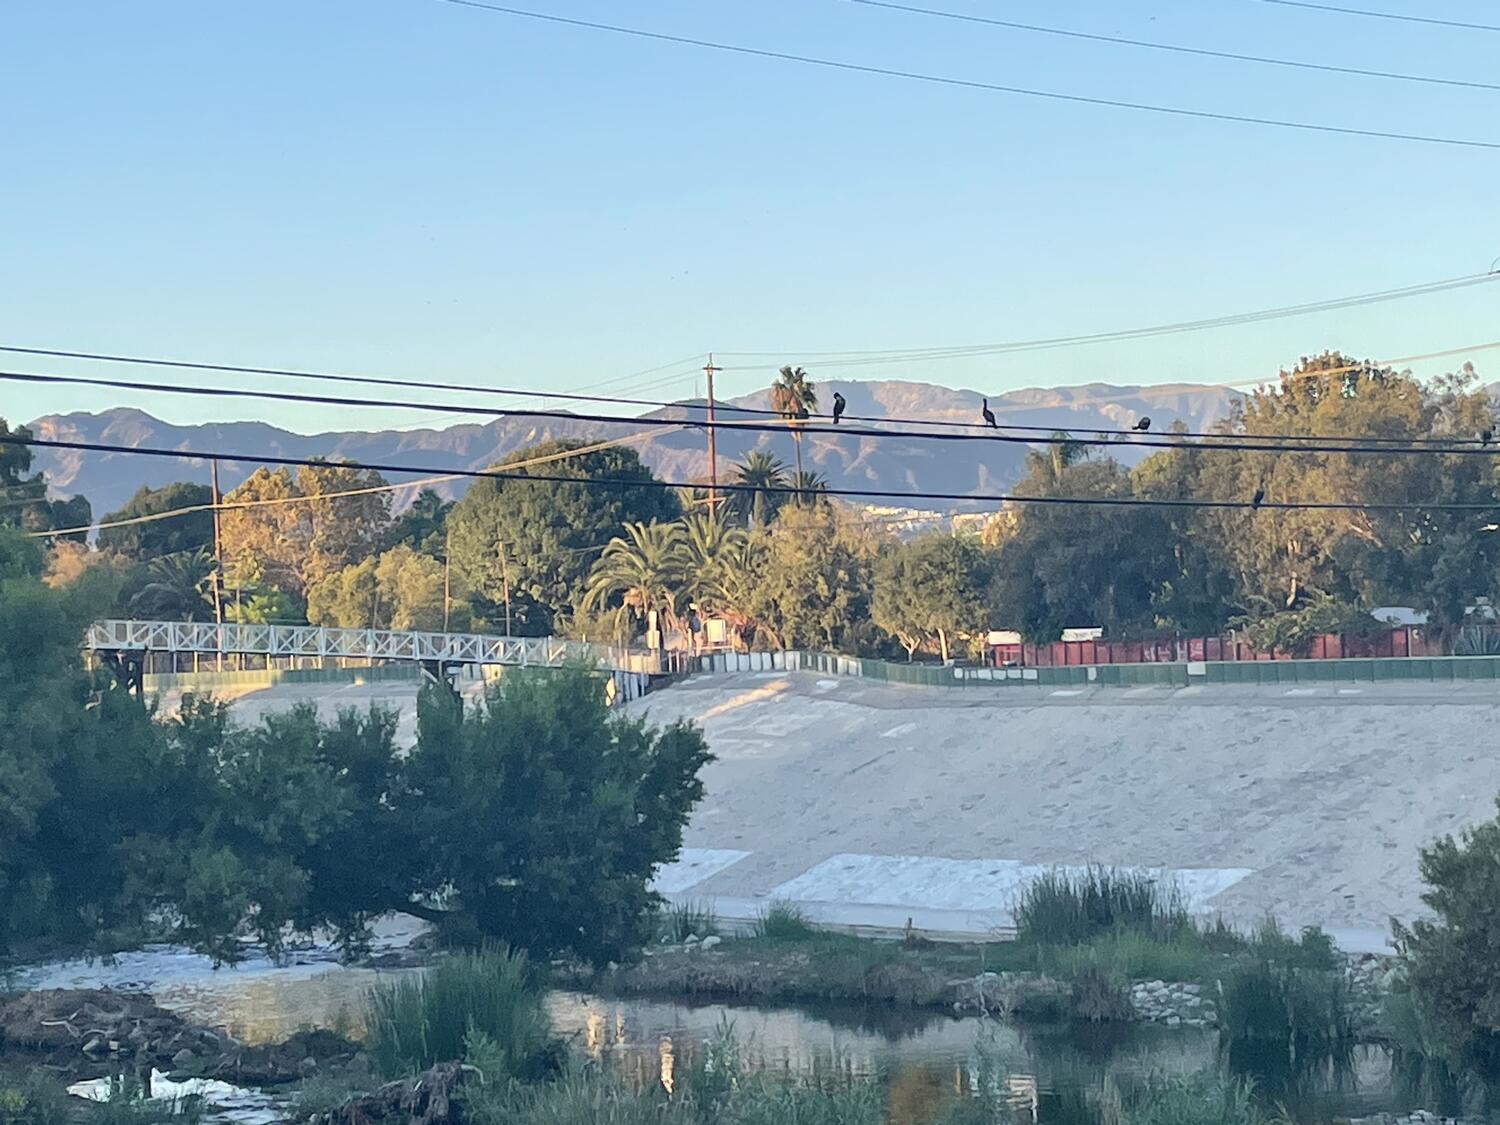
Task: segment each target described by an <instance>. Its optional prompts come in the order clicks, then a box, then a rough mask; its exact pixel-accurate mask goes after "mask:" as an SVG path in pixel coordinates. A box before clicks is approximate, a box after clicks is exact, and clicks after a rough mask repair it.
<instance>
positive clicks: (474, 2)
mask: <svg viewBox="0 0 1500 1125" xmlns="http://www.w3.org/2000/svg"><path fill="white" fill-rule="evenodd" d="M442 2H443V3H447V4H454V5H457V6H459V7H464V8H475V9H478V10H480V11H486V12H493V13H496V14H499V15H507V16H517V17H520V18H523V19H530V20H540V21H544V22H547V23H553V24H561V25H564V26H568V27H579V28H587V29H589V30H592V31H604V32H609V33H610V34H613V35H628V36H633V37H636V38H640V39H651V40H655V41H657V42H662V43H675V44H679V45H682V46H689V47H702V48H706V49H708V50H713V51H724V52H728V53H731V54H737V55H749V56H753V57H756V58H764V59H776V60H778V61H781V62H794V63H801V64H803V65H806V66H816V67H823V68H825V69H833V70H841V71H853V72H856V73H860V74H873V75H879V76H882V77H885V78H903V79H906V80H908V81H914V82H924V83H928V84H930V85H940V86H954V87H960V88H963V89H969V90H984V91H987V92H990V93H1000V94H1012V95H1017V96H1020V97H1027V98H1040V99H1045V100H1048V101H1055V102H1068V103H1072V104H1075V105H1089V106H1103V107H1108V108H1111V109H1128V110H1135V111H1138V112H1143V113H1154V114H1159V115H1166V116H1173V117H1188V118H1196V119H1199V120H1205V121H1226V122H1233V123H1236V124H1241V125H1264V126H1270V127H1273V128H1278V129H1296V130H1299V131H1302V132H1313V133H1336V134H1340V135H1343V136H1351V137H1370V138H1377V139H1380V140H1392V141H1414V142H1418V143H1421V144H1434V145H1448V146H1455V147H1460V148H1476V149H1500V141H1483V140H1474V139H1471V138H1465V137H1443V136H1436V135H1433V134H1429V133H1402V132H1396V131H1394V130H1388V129H1360V128H1355V127H1353V126H1346V125H1326V124H1322V123H1319V122H1312V121H1292V120H1287V119H1284V118H1276V117H1257V116H1254V115H1251V114H1241V113H1220V112H1216V111H1213V110H1205V109H1190V108H1188V107H1186V106H1169V105H1157V104H1155V103H1151V102H1133V101H1126V100H1124V99H1120V98H1102V97H1092V96H1089V95H1085V94H1072V93H1067V92H1065V91H1062V90H1038V89H1033V88H1030V87H1025V86H1010V85H1005V84H1002V83H998V82H981V81H978V80H976V79H968V78H955V77H953V76H951V75H940V74H927V73H923V72H920V71H914V70H901V69H897V68H895V67H884V66H872V65H869V64H866V63H852V62H844V61H842V60H838V59H826V58H820V57H817V56H814V55H802V54H794V53H792V52H790V51H771V50H766V49H764V48H760V47H747V46H744V45H742V44H738V43H723V42H718V41H716V40H712V39H697V38H694V37H692V36H687V35H672V34H668V33H666V32H659V31H647V30H645V29H644V28H638V27H625V26H623V25H621V24H609V23H599V22H596V21H594V20H582V19H575V18H573V17H570V16H559V15H554V14H552V13H549V12H534V11H529V10H527V9H524V8H512V7H507V6H504V5H501V4H490V3H484V2H483V0H442Z"/></svg>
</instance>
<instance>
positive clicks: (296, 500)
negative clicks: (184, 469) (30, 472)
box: [14, 433, 653, 539]
mask: <svg viewBox="0 0 1500 1125" xmlns="http://www.w3.org/2000/svg"><path fill="white" fill-rule="evenodd" d="M651 436H653V435H651V434H649V433H647V434H628V435H626V436H625V437H619V438H611V439H610V440H608V441H598V442H594V443H593V444H592V445H583V446H578V447H576V448H573V449H563V450H558V451H556V452H553V453H545V454H539V455H537V456H535V457H528V458H525V459H524V460H521V461H512V462H509V463H507V464H506V468H507V469H511V470H514V469H526V468H532V467H534V466H537V465H550V464H555V463H557V462H560V461H570V460H572V459H574V458H576V457H582V456H584V455H585V454H589V453H597V452H599V451H600V450H602V449H612V448H615V447H616V446H621V445H628V444H630V443H632V442H637V441H642V440H644V439H646V438H648V437H651ZM309 463H316V464H318V465H319V466H321V467H323V468H361V469H362V468H366V467H367V466H365V465H364V464H362V463H358V462H348V461H321V462H309ZM462 479H464V477H463V474H462V473H445V474H443V475H441V476H432V477H421V478H419V479H417V480H409V481H402V482H400V483H397V484H372V485H367V486H364V487H362V488H349V489H343V490H340V491H338V492H318V493H313V494H311V495H302V496H268V497H260V498H257V499H254V500H221V501H220V502H219V503H217V504H186V505H184V506H182V507H180V508H168V509H167V510H166V511H162V512H151V513H149V514H147V515H144V516H130V517H127V518H125V519H121V520H105V521H103V522H98V523H90V524H84V525H82V526H79V527H64V528H49V529H47V530H46V531H37V532H32V537H33V538H37V539H48V538H53V537H57V536H63V535H78V534H81V533H83V532H88V531H104V530H105V529H107V528H114V527H131V526H134V525H135V524H143V523H155V522H157V521H159V520H166V519H173V518H176V517H178V516H186V515H192V514H193V513H195V512H212V511H215V510H217V511H220V512H235V511H242V510H244V509H247V508H264V507H272V506H276V505H283V504H311V503H316V502H319V501H323V500H342V499H345V498H347V497H350V496H372V495H375V494H376V493H381V492H399V491H401V490H403V489H408V488H425V487H426V486H428V485H432V484H443V483H446V482H447V481H453V480H462ZM42 500H43V501H44V500H45V495H44V496H43V498H42ZM14 502H20V503H29V504H35V503H39V502H41V501H38V500H28V501H14Z"/></svg>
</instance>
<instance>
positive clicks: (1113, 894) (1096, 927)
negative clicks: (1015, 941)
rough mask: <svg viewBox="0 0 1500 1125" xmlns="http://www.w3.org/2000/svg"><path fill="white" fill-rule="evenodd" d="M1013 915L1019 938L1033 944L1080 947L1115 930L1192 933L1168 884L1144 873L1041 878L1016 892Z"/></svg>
mask: <svg viewBox="0 0 1500 1125" xmlns="http://www.w3.org/2000/svg"><path fill="white" fill-rule="evenodd" d="M1015 917H1016V930H1017V933H1018V935H1019V936H1020V938H1021V939H1022V940H1023V941H1030V942H1033V943H1036V944H1039V945H1080V944H1082V943H1084V942H1087V941H1089V940H1090V939H1092V938H1094V937H1096V936H1098V935H1100V934H1104V933H1109V932H1111V931H1116V930H1137V931H1141V932H1145V933H1153V934H1158V935H1166V934H1178V933H1183V932H1187V931H1190V930H1191V929H1192V920H1191V918H1190V917H1189V916H1188V913H1187V908H1186V907H1185V906H1184V904H1183V902H1182V896H1181V894H1180V893H1179V892H1178V891H1177V889H1176V888H1175V887H1174V886H1172V885H1170V884H1163V883H1161V882H1160V881H1159V880H1157V879H1155V878H1153V877H1152V876H1150V875H1147V874H1145V873H1144V872H1137V871H1120V870H1117V869H1115V868H1110V867H1099V866H1094V867H1089V868H1088V869H1087V870H1085V871H1082V872H1069V871H1065V870H1053V871H1049V872H1046V873H1045V874H1043V875H1041V876H1040V877H1039V878H1037V879H1036V880H1034V881H1033V882H1032V883H1030V884H1029V885H1028V886H1027V888H1026V890H1025V891H1024V892H1023V893H1022V895H1021V902H1020V904H1019V905H1018V906H1017V907H1016V911H1015Z"/></svg>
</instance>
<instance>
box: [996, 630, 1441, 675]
mask: <svg viewBox="0 0 1500 1125" xmlns="http://www.w3.org/2000/svg"><path fill="white" fill-rule="evenodd" d="M990 653H991V660H992V662H993V663H994V664H995V665H996V666H997V667H1000V666H1011V667H1014V666H1016V665H1023V666H1026V667H1029V668H1058V667H1065V666H1069V665H1077V664H1171V663H1175V662H1179V661H1184V660H1291V659H1292V654H1291V653H1288V652H1278V653H1269V652H1257V651H1256V650H1255V649H1254V648H1253V647H1252V646H1251V645H1249V644H1248V643H1246V642H1245V641H1243V640H1236V639H1235V638H1234V637H1170V638H1167V639H1165V640H1153V641H1052V642H1051V643H1050V644H1039V645H1034V644H1002V645H992V646H991V648H990ZM1299 655H1300V658H1301V659H1304V660H1342V659H1345V658H1352V657H1365V656H1382V657H1393V656H1444V655H1446V653H1445V652H1444V651H1443V646H1442V645H1441V644H1440V643H1438V642H1436V641H1433V642H1431V643H1429V642H1428V640H1427V638H1426V636H1425V635H1424V634H1423V631H1422V630H1421V629H1420V628H1418V627H1416V626H1413V625H1402V626H1399V627H1397V628H1394V629H1392V630H1391V631H1390V632H1389V633H1383V634H1381V635H1380V636H1377V637H1373V638H1369V637H1347V636H1340V635H1338V634H1336V633H1329V634H1325V635H1323V636H1320V637H1315V638H1313V642H1312V645H1311V647H1310V648H1309V649H1308V651H1307V652H1306V653H1304V654H1299Z"/></svg>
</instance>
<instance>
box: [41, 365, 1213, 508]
mask: <svg viewBox="0 0 1500 1125" xmlns="http://www.w3.org/2000/svg"><path fill="white" fill-rule="evenodd" d="M818 390H819V394H820V396H822V397H823V398H824V399H825V401H831V398H832V392H833V391H835V390H838V391H841V392H842V393H843V394H844V396H845V397H846V398H847V399H848V402H849V413H850V414H851V415H868V416H872V417H876V418H921V419H933V420H944V421H968V420H970V419H974V420H976V421H977V419H978V418H979V410H980V397H981V396H980V394H979V392H977V391H967V390H953V389H952V388H949V387H940V386H935V385H932V384H929V383H916V382H907V381H900V380H889V381H882V382H841V381H833V380H831V381H829V382H826V383H820V384H819V386H818ZM1234 397H1235V392H1233V391H1228V390H1224V389H1222V388H1218V387H1204V386H1175V387H1150V388H1141V387H1115V386H1110V385H1107V384H1102V383H1098V384H1090V385H1087V386H1081V387H1063V388H1055V389H1029V390H1021V391H1013V392H1010V393H1008V394H1004V395H997V396H993V397H992V398H991V399H990V407H991V409H992V410H994V412H995V414H996V417H997V418H998V419H999V420H1000V421H1001V422H1002V423H1011V424H1014V425H1025V426H1043V427H1046V428H1048V429H1067V430H1074V431H1078V432H1080V433H1088V432H1090V431H1091V430H1095V429H1109V428H1118V427H1120V426H1122V425H1128V424H1130V423H1131V422H1133V421H1134V420H1135V419H1136V418H1138V417H1139V416H1140V415H1142V414H1149V415H1151V417H1152V420H1153V424H1154V425H1155V426H1157V427H1164V426H1167V425H1170V424H1171V423H1172V422H1173V421H1176V420H1179V419H1180V420H1181V421H1183V422H1184V423H1186V424H1187V425H1188V426H1189V427H1190V428H1193V429H1198V428H1201V427H1203V426H1205V425H1208V424H1209V423H1211V422H1213V421H1214V420H1216V419H1218V418H1220V417H1222V416H1223V415H1224V414H1225V412H1226V411H1227V410H1228V409H1229V406H1230V403H1231V402H1232V401H1233V399H1234ZM728 401H729V403H730V404H732V405H737V406H751V407H764V406H766V405H767V402H766V396H765V394H764V393H759V394H754V395H746V396H742V397H740V398H736V399H730V400H728ZM702 413H703V409H702V404H701V401H700V402H698V403H683V404H681V405H679V406H674V407H669V408H666V409H664V410H662V411H659V412H657V416H659V417H669V418H681V419H683V420H693V419H697V418H701V417H702ZM350 418H351V421H354V420H355V419H356V418H357V415H356V414H354V413H352V412H351V416H350ZM31 426H32V428H33V429H34V430H35V431H36V433H37V435H38V436H40V437H48V438H67V439H74V440H82V441H91V442H103V443H108V444H115V445H125V446H150V447H156V448H172V449H185V450H186V449H191V450H232V451H234V452H236V453H240V452H243V453H245V454H247V455H250V456H254V455H257V454H269V455H274V456H287V457H314V456H316V457H328V458H349V459H352V460H356V461H363V462H366V463H380V464H386V465H411V466H414V467H421V468H436V469H482V468H485V467H487V466H489V465H492V464H494V463H495V462H496V461H498V460H499V459H500V458H502V457H504V456H506V455H507V454H509V453H511V452H513V451H515V450H517V449H520V448H522V447H524V446H528V445H532V444H534V443H536V442H539V441H544V440H547V439H549V438H576V439H579V440H586V441H596V440H599V439H601V438H604V437H619V436H623V435H625V434H629V433H631V432H642V430H643V429H644V428H636V427H629V426H618V425H604V424H600V423H594V422H583V421H573V420H569V419H557V418H546V419H529V418H524V417H501V418H498V419H496V420H495V421H493V422H489V423H486V424H483V425H476V424H466V425H458V426H451V427H448V428H446V429H441V430H432V429H418V430H377V431H363V430H357V429H350V430H340V431H332V432H328V433H321V434H312V435H305V434H296V433H292V432H291V431H288V430H283V429H279V428H277V427H275V426H270V425H266V424H265V423H261V422H219V423H210V424H205V425H194V426H179V425H174V424H172V423H169V422H164V421H162V420H161V419H158V418H155V417H153V416H152V415H150V414H147V413H145V412H143V411H140V410H133V409H124V408H120V409H115V410H106V411H103V412H101V413H97V414H94V413H82V412H81V413H73V414H62V415H56V414H52V415H46V416H44V417H41V418H38V419H36V420H35V421H33V422H32V423H31ZM718 446H719V457H720V461H721V469H722V470H725V471H727V463H728V462H732V461H738V460H742V459H743V457H744V455H745V454H746V453H747V452H748V451H749V450H751V449H755V448H770V449H771V450H772V451H773V452H774V453H776V454H777V455H778V456H779V457H781V458H782V459H783V460H784V461H786V462H787V463H788V464H790V463H791V461H792V457H793V449H792V440H791V438H790V437H789V436H784V435H780V434H763V433H745V434H735V433H728V432H721V433H720V435H719V442H718ZM638 448H639V449H640V451H641V455H642V457H643V458H644V459H645V461H646V463H647V464H649V465H650V466H651V467H652V468H653V469H654V470H655V471H656V472H657V473H658V475H660V476H662V477H664V478H666V479H669V480H680V481H685V480H695V479H701V478H702V477H703V476H704V475H705V474H706V471H707V453H706V451H705V449H704V438H703V433H702V431H701V430H697V429H682V430H656V431H652V432H651V433H650V434H649V436H646V437H644V438H643V439H642V441H641V443H640V445H639V446H638ZM1122 452H1123V454H1124V456H1125V458H1126V459H1132V458H1131V456H1130V451H1128V450H1124V451H1122ZM803 459H804V463H805V465H806V467H807V468H809V469H814V470H816V471H817V472H819V473H821V474H823V475H824V476H825V477H827V478H828V480H829V482H830V484H831V485H832V486H833V487H836V488H862V489H883V490H884V489H888V490H891V491H893V492H896V493H906V492H956V493H965V494H968V493H984V492H993V491H998V490H1002V489H1005V488H1007V487H1009V486H1010V485H1012V484H1014V483H1015V481H1016V480H1017V478H1018V477H1019V476H1020V474H1021V467H1022V464H1023V462H1024V459H1025V447H1024V446H1022V445H1017V444H1009V443H994V444H983V445H981V444H979V443H967V444H962V445H956V444H951V443H948V444H944V443H938V442H925V441H920V440H913V439H909V438H870V437H864V438H859V437H853V436H850V437H844V436H834V435H831V434H810V435H808V436H807V438H806V439H805V445H804V449H803ZM36 467H37V468H39V469H41V470H43V471H44V472H45V473H46V474H47V478H48V480H49V481H50V482H51V485H52V488H53V490H54V492H55V493H57V494H60V495H75V494H77V493H80V492H81V493H82V494H83V495H85V496H87V497H88V498H89V500H90V501H91V502H92V504H93V506H94V511H95V513H96V514H102V513H104V512H109V511H112V510H114V509H116V508H119V507H120V506H121V505H122V504H123V503H124V502H125V500H126V499H127V498H128V497H129V496H130V495H131V493H133V492H134V491H135V490H136V489H137V488H139V487H140V486H141V485H143V484H149V485H152V486H159V485H162V484H165V483H167V482H168V481H173V480H198V481H207V480H208V465H207V463H206V462H203V461H201V460H193V459H189V458H183V459H181V460H167V459H165V458H146V457H131V456H128V455H125V454H97V453H79V452H74V451H72V450H48V449H39V450H37V456H36ZM255 467H256V466H255V463H254V462H253V461H252V460H248V459H247V460H246V461H244V462H229V463H224V464H222V465H221V466H220V479H221V483H222V484H223V487H224V488H225V489H229V488H232V487H234V486H235V485H236V484H238V483H239V482H240V481H242V480H244V478H245V477H246V476H248V475H249V474H250V473H251V472H253V471H254V470H255ZM441 491H444V492H446V493H447V494H449V495H456V494H458V493H461V492H462V491H463V482H462V481H457V482H452V483H450V484H448V485H445V486H443V488H442V489H441ZM892 502H895V501H892Z"/></svg>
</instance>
